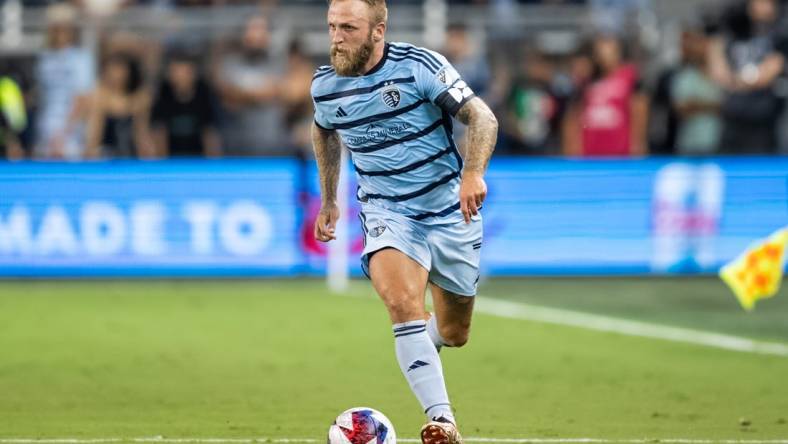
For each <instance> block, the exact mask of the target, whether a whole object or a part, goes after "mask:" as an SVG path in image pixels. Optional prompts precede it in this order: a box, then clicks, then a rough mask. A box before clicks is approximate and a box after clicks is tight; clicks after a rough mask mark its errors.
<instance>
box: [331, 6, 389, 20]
mask: <svg viewBox="0 0 788 444" xmlns="http://www.w3.org/2000/svg"><path fill="white" fill-rule="evenodd" d="M334 1H335V0H328V6H331V3H334ZM360 1H362V2H364V3H366V4H367V6H369V7H370V9H372V14H373V15H372V23H373V24H378V23H381V22H382V23H385V22H386V21H387V20H388V16H389V10H388V8H387V7H386V0H360Z"/></svg>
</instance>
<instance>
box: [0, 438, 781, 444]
mask: <svg viewBox="0 0 788 444" xmlns="http://www.w3.org/2000/svg"><path fill="white" fill-rule="evenodd" d="M397 441H399V442H409V443H410V442H413V443H418V442H421V440H420V439H413V438H400V439H398V440H397ZM463 441H465V442H473V443H493V444H496V443H497V444H528V443H534V444H536V443H544V444H562V443H567V444H574V443H578V444H582V443H590V444H597V443H599V444H626V443H632V444H788V439H690V438H664V439H656V438H637V439H605V438H484V437H469V438H465V439H464V440H463ZM125 442H133V443H141V444H149V443H162V444H268V443H283V444H290V443H317V442H321V443H322V442H323V440H317V439H312V438H164V437H161V436H153V437H148V438H84V439H83V438H41V439H36V438H0V444H109V443H125Z"/></svg>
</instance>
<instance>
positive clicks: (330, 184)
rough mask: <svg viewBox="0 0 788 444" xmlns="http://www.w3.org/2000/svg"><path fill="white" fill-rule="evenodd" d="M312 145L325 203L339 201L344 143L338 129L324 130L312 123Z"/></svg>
mask: <svg viewBox="0 0 788 444" xmlns="http://www.w3.org/2000/svg"><path fill="white" fill-rule="evenodd" d="M312 146H313V148H314V150H315V159H316V160H317V169H318V172H319V174H320V194H321V196H322V199H323V204H324V205H325V204H334V203H336V201H337V184H338V183H339V168H340V162H341V158H342V145H341V143H340V142H339V135H338V134H337V132H336V131H329V130H324V129H322V128H320V127H318V126H317V125H315V124H314V123H312Z"/></svg>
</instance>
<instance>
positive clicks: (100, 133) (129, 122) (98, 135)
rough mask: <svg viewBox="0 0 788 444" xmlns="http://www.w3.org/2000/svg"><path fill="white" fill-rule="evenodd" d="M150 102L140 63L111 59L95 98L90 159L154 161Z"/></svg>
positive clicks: (90, 121)
mask: <svg viewBox="0 0 788 444" xmlns="http://www.w3.org/2000/svg"><path fill="white" fill-rule="evenodd" d="M150 102H151V98H150V93H149V91H148V90H147V88H145V85H144V83H143V74H142V69H141V68H140V63H139V61H138V60H137V59H136V58H135V57H133V56H130V55H127V54H113V55H110V56H109V57H108V58H107V59H106V60H105V61H104V63H103V66H102V69H101V81H100V82H99V86H98V87H97V88H96V90H95V91H94V92H93V94H92V96H91V106H90V116H89V118H88V142H87V150H86V153H85V154H86V157H90V158H97V157H109V158H112V157H135V156H136V157H141V158H151V157H154V156H155V149H154V147H153V143H152V141H151V137H150V129H149V119H150Z"/></svg>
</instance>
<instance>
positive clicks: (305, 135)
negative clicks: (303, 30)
mask: <svg viewBox="0 0 788 444" xmlns="http://www.w3.org/2000/svg"><path fill="white" fill-rule="evenodd" d="M314 73H315V66H314V64H313V63H312V61H311V60H310V59H309V56H308V55H307V54H306V53H305V52H304V50H303V48H302V47H301V44H300V42H299V41H298V40H293V41H292V42H291V43H290V47H289V50H288V54H287V72H286V74H285V77H284V79H283V83H282V89H281V91H282V92H281V94H282V96H281V100H282V105H283V106H284V110H285V125H286V127H287V131H288V133H289V135H290V146H292V147H294V148H295V149H297V150H298V152H299V153H301V154H303V155H306V154H308V153H311V152H312V136H311V128H312V120H313V118H314V117H313V111H312V96H311V94H310V93H309V88H310V86H311V85H312V76H313V75H314Z"/></svg>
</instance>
